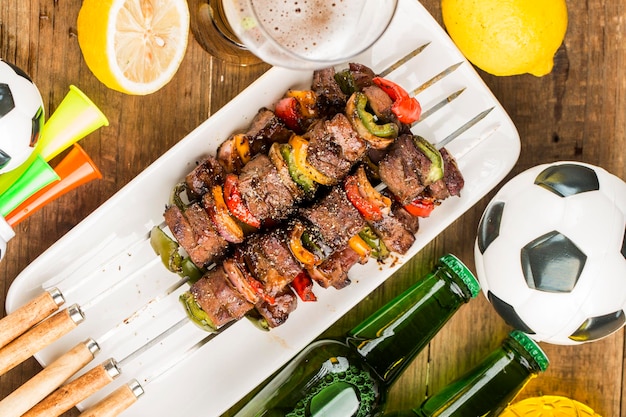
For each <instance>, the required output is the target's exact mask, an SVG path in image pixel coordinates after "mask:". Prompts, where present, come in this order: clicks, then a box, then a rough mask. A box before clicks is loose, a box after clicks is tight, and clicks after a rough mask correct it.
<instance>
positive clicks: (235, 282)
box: [222, 258, 261, 304]
mask: <svg viewBox="0 0 626 417" xmlns="http://www.w3.org/2000/svg"><path fill="white" fill-rule="evenodd" d="M222 267H223V268H224V271H225V272H226V275H227V276H228V280H229V281H230V283H231V285H232V286H233V287H234V288H235V289H236V290H237V291H239V293H240V294H241V295H242V296H243V297H244V298H245V299H246V300H248V301H249V302H250V303H252V304H256V303H257V302H259V299H260V297H259V293H258V291H257V289H256V288H255V286H254V285H253V283H252V282H251V279H250V278H252V277H251V276H250V275H249V274H244V272H243V271H242V269H241V268H240V267H239V265H238V264H237V262H236V261H235V260H234V259H231V258H228V259H226V260H224V262H223V263H222ZM252 279H254V278H252ZM258 285H259V286H260V285H261V284H260V283H258Z"/></svg>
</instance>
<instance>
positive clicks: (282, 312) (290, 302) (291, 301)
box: [255, 286, 298, 327]
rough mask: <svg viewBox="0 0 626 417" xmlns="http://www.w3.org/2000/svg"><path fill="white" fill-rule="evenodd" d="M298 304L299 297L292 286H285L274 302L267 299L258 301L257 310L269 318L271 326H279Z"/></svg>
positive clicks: (268, 322)
mask: <svg viewBox="0 0 626 417" xmlns="http://www.w3.org/2000/svg"><path fill="white" fill-rule="evenodd" d="M297 306H298V299H297V297H296V295H295V294H294V292H293V291H292V290H291V288H289V287H288V286H287V287H284V288H283V289H282V290H281V292H280V293H278V294H277V295H276V297H275V301H274V303H273V304H270V303H268V302H266V301H264V302H260V303H258V304H257V305H256V306H255V308H256V311H257V312H258V313H259V314H260V315H261V316H262V317H263V318H265V320H267V324H269V326H270V327H278V326H280V325H281V324H283V323H284V322H285V321H287V319H288V318H289V314H290V313H291V312H292V311H294V310H295V309H296V307H297Z"/></svg>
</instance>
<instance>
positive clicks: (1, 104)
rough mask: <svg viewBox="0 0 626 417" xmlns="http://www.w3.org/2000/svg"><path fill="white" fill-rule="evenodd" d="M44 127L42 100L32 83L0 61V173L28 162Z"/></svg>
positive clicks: (19, 71)
mask: <svg viewBox="0 0 626 417" xmlns="http://www.w3.org/2000/svg"><path fill="white" fill-rule="evenodd" d="M43 124H44V109H43V100H42V99H41V94H40V93H39V90H38V89H37V87H36V86H35V84H33V81H32V80H31V79H30V78H29V77H28V75H26V74H25V73H24V71H22V70H21V69H19V68H17V67H16V66H14V65H12V64H9V63H8V62H6V61H2V60H0V174H2V173H4V172H8V171H11V170H12V169H15V168H17V167H18V166H20V165H21V164H22V163H24V161H26V160H27V159H28V157H29V156H30V154H31V153H32V152H33V150H34V149H35V145H36V144H37V140H38V139H39V134H40V132H41V130H42V128H43Z"/></svg>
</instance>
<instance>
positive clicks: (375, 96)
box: [363, 85, 395, 121]
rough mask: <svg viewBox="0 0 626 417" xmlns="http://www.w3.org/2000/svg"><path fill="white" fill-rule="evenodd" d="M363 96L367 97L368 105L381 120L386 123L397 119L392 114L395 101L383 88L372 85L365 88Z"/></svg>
mask: <svg viewBox="0 0 626 417" xmlns="http://www.w3.org/2000/svg"><path fill="white" fill-rule="evenodd" d="M363 94H365V96H366V97H367V103H368V105H369V106H370V108H371V109H372V111H373V112H374V114H375V115H376V116H377V117H378V118H379V119H381V120H384V121H388V120H392V119H395V118H394V116H393V113H392V112H391V105H392V104H393V101H392V100H391V98H390V97H389V96H388V95H387V93H385V92H384V91H383V90H382V88H380V87H379V86H377V85H370V86H367V87H365V88H363Z"/></svg>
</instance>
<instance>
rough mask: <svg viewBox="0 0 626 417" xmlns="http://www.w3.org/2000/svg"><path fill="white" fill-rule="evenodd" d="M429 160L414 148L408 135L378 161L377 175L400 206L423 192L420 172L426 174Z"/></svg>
mask: <svg viewBox="0 0 626 417" xmlns="http://www.w3.org/2000/svg"><path fill="white" fill-rule="evenodd" d="M430 164H431V162H430V160H429V159H428V157H426V156H425V155H424V154H423V153H422V152H420V150H419V149H418V148H417V146H415V143H414V142H413V138H412V136H410V135H401V136H399V137H398V139H396V141H395V142H394V143H393V144H392V145H391V146H390V147H389V152H388V153H387V155H385V157H384V158H383V159H382V161H380V164H379V169H378V172H379V175H380V178H381V180H382V181H383V182H384V183H385V184H387V187H388V188H389V191H391V192H392V193H393V194H394V195H395V196H396V198H398V200H399V201H400V204H402V205H406V204H408V203H410V202H411V201H413V200H414V199H415V198H416V197H417V196H418V195H420V194H421V193H422V191H424V185H423V182H422V179H421V173H422V171H424V172H428V170H429V168H430Z"/></svg>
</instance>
